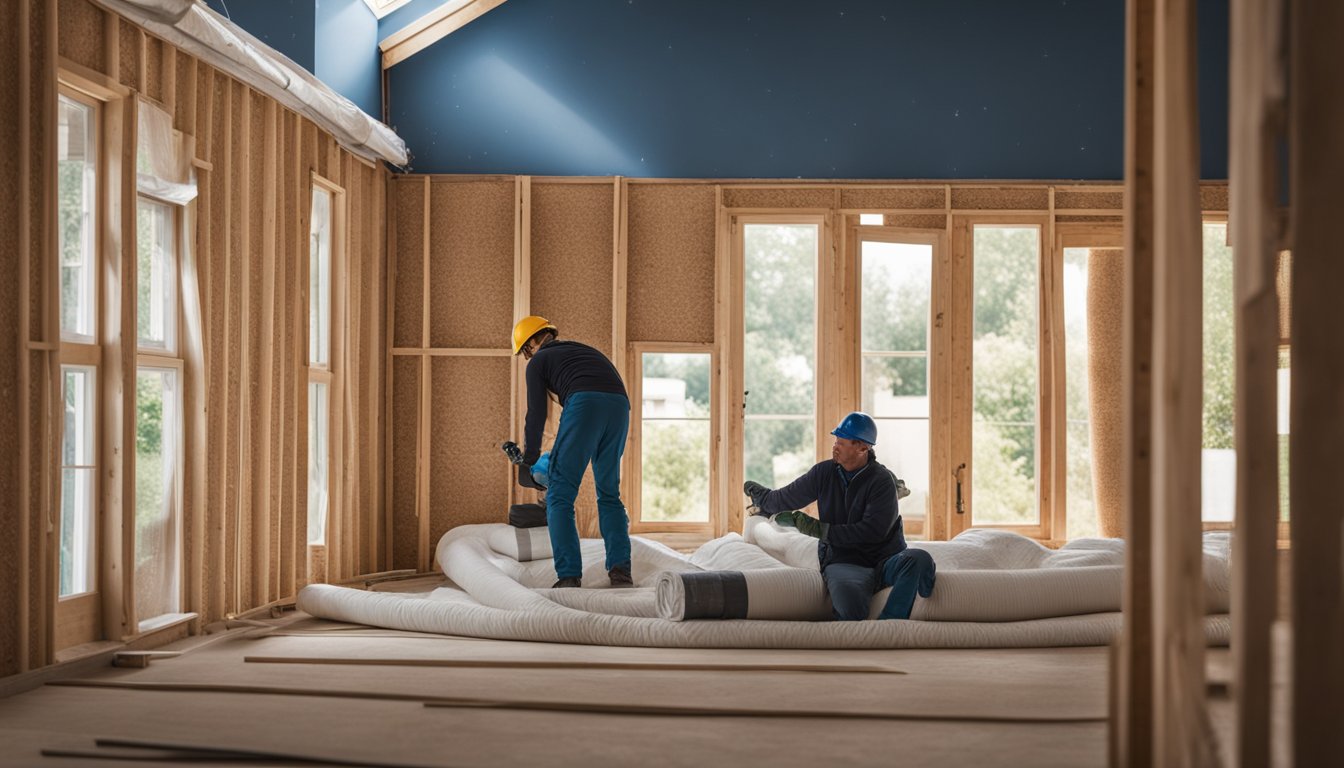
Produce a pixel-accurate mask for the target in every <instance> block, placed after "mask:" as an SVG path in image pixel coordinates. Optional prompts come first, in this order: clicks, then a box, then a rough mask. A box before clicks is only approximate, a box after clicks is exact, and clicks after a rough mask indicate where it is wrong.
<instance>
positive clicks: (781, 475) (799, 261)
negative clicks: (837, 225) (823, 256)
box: [742, 223, 821, 487]
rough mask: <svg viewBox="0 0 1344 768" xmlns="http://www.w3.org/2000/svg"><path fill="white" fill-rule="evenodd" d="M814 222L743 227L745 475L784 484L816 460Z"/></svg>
mask: <svg viewBox="0 0 1344 768" xmlns="http://www.w3.org/2000/svg"><path fill="white" fill-rule="evenodd" d="M820 229H821V227H820V226H819V225H817V224H799V223H748V224H744V225H743V231H742V238H743V242H742V253H743V270H744V291H743V294H744V295H743V303H742V308H743V316H744V318H743V319H744V332H745V338H744V343H743V358H744V369H743V374H744V378H743V380H744V385H745V386H744V389H745V390H746V392H745V396H744V397H745V409H744V414H745V424H744V425H743V429H744V440H745V456H744V457H743V459H744V461H743V465H744V469H745V476H746V479H748V480H755V481H757V482H759V483H763V484H765V485H768V486H771V487H778V486H781V485H784V484H786V483H788V482H790V481H792V480H794V479H795V478H797V477H798V476H799V475H801V474H802V473H803V472H804V471H806V470H807V469H808V468H809V467H811V466H812V465H813V464H814V463H816V458H817V438H816V334H817V325H816V323H817V320H816V314H817V312H816V306H817V257H818V248H819V246H820Z"/></svg>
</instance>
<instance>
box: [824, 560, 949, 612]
mask: <svg viewBox="0 0 1344 768" xmlns="http://www.w3.org/2000/svg"><path fill="white" fill-rule="evenodd" d="M934 572H935V567H934V563H933V558H932V557H930V556H929V553H928V552H925V551H924V550H922V549H906V550H903V551H901V552H898V553H897V554H894V555H892V556H891V557H888V558H887V559H886V560H883V561H882V562H881V563H879V564H878V566H877V567H876V568H869V567H867V566H864V565H852V564H850V563H831V564H830V565H828V566H826V569H825V570H823V571H822V572H821V577H822V579H823V580H824V581H825V582H826V591H827V592H829V593H830V595H831V610H832V612H833V614H834V616H835V620H836V621H863V620H864V619H866V618H868V608H869V604H870V603H871V602H872V599H873V593H875V592H877V591H878V590H879V589H882V588H884V587H888V586H889V587H891V594H890V595H888V596H887V603H886V605H885V606H883V608H882V613H881V614H879V615H878V618H879V619H908V618H910V611H911V609H912V608H913V607H914V605H915V595H916V594H918V595H919V596H920V597H928V596H929V595H932V594H933V583H934Z"/></svg>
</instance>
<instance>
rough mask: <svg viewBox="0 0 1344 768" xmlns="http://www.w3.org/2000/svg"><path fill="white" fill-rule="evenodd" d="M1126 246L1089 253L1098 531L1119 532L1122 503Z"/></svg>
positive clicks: (1090, 375) (1090, 377)
mask: <svg viewBox="0 0 1344 768" xmlns="http://www.w3.org/2000/svg"><path fill="white" fill-rule="evenodd" d="M1124 309H1125V252H1124V251H1123V250H1122V249H1119V248H1105V249H1100V248H1099V249H1093V250H1091V251H1090V252H1089V253H1088V258H1087V350H1088V351H1087V366H1088V371H1087V384H1088V402H1089V409H1090V412H1091V414H1090V422H1091V427H1090V429H1091V443H1092V473H1093V474H1092V487H1093V497H1094V499H1095V503H1096V509H1097V524H1098V526H1099V527H1100V535H1102V536H1107V537H1112V538H1115V537H1121V536H1123V535H1124V532H1125V520H1124V513H1125V506H1124V489H1125V474H1124V452H1125V408H1124V405H1125V403H1124V395H1125V388H1124V350H1123V346H1124V344H1123V342H1124V319H1125V318H1124V314H1125V313H1124Z"/></svg>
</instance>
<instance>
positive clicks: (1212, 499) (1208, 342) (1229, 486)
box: [1200, 221, 1237, 523]
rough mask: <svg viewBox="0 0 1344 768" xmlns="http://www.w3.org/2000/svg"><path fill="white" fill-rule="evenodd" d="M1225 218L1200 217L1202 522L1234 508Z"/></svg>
mask: <svg viewBox="0 0 1344 768" xmlns="http://www.w3.org/2000/svg"><path fill="white" fill-rule="evenodd" d="M1232 272H1233V262H1232V248H1231V247H1230V246H1228V244H1227V223H1226V222H1212V221H1206V222H1204V309H1203V315H1204V428H1203V440H1202V442H1201V451H1200V463H1201V470H1200V475H1201V477H1200V479H1201V486H1202V491H1201V499H1202V501H1201V509H1202V515H1201V517H1202V519H1203V520H1204V522H1206V523H1231V522H1232V520H1233V517H1234V513H1235V511H1236V492H1237V451H1236V436H1235V434H1234V430H1233V416H1234V410H1235V408H1236V396H1235V386H1236V376H1237V371H1236V354H1237V349H1236V304H1235V301H1234V298H1233V293H1232Z"/></svg>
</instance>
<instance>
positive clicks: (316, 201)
mask: <svg viewBox="0 0 1344 768" xmlns="http://www.w3.org/2000/svg"><path fill="white" fill-rule="evenodd" d="M336 199H337V196H336V195H334V194H333V193H332V192H331V190H329V189H327V188H326V187H325V186H322V185H320V184H315V185H313V205H312V217H311V220H310V221H311V224H310V226H309V232H308V543H309V544H310V545H320V544H325V543H326V541H327V512H328V508H329V506H330V501H329V500H330V488H331V478H330V471H329V467H330V464H331V439H330V424H331V387H332V370H331V253H332V238H333V235H334V232H335V226H334V222H333V219H334V216H333V214H334V208H335V201H336Z"/></svg>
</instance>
